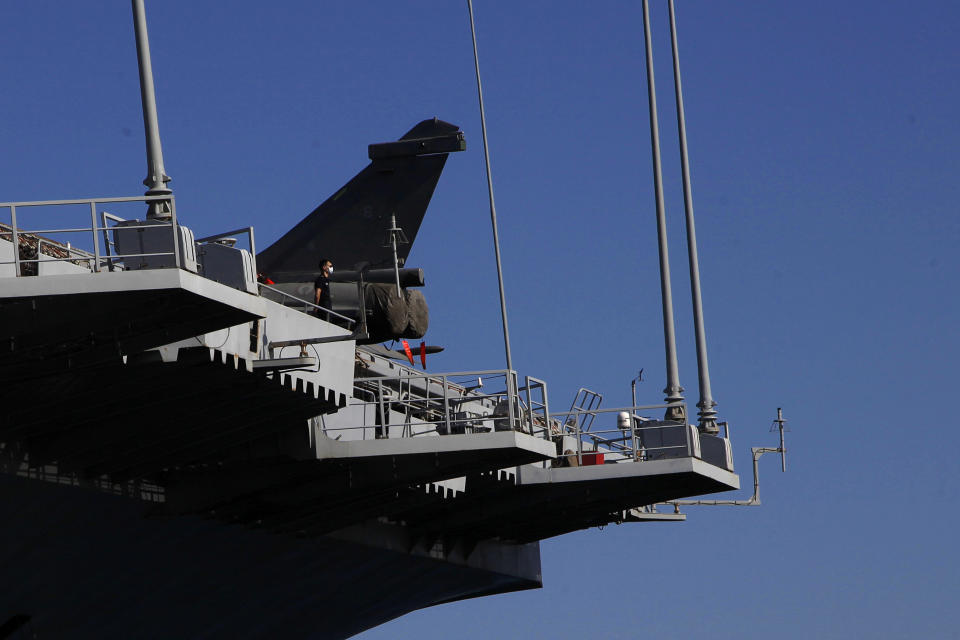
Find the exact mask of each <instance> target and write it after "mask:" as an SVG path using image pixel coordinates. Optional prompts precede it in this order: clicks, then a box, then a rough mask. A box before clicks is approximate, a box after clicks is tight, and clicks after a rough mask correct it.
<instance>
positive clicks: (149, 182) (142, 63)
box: [131, 0, 173, 220]
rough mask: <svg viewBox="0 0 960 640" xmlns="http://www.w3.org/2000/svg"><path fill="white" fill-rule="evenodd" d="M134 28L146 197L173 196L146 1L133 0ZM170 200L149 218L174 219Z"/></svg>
mask: <svg viewBox="0 0 960 640" xmlns="http://www.w3.org/2000/svg"><path fill="white" fill-rule="evenodd" d="M131 2H132V4H133V26H134V30H135V33H136V37H137V63H138V66H139V68H140V101H141V103H142V104H143V131H144V135H145V137H146V140H147V177H146V179H144V181H143V184H144V185H146V187H147V192H146V194H145V195H148V196H163V195H170V194H171V193H173V192H172V191H171V190H170V189H169V188H167V183H168V182H170V176H168V175H167V174H166V172H165V171H164V168H163V150H162V149H161V147H160V126H159V125H158V124H157V99H156V95H155V93H154V88H153V66H152V65H151V64H150V42H149V40H148V39H147V16H146V13H145V12H144V9H143V0H131ZM171 215H172V214H171V211H170V201H169V200H156V201H154V202H151V203H150V205H149V208H148V209H147V217H148V218H152V219H156V220H169V219H170V218H171Z"/></svg>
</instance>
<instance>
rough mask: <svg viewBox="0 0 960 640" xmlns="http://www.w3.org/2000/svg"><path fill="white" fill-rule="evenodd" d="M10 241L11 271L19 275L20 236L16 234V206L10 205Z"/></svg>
mask: <svg viewBox="0 0 960 640" xmlns="http://www.w3.org/2000/svg"><path fill="white" fill-rule="evenodd" d="M10 233H11V235H10V241H11V242H12V243H13V273H14V275H16V276H19V275H20V238H19V237H18V235H17V207H16V206H15V205H10Z"/></svg>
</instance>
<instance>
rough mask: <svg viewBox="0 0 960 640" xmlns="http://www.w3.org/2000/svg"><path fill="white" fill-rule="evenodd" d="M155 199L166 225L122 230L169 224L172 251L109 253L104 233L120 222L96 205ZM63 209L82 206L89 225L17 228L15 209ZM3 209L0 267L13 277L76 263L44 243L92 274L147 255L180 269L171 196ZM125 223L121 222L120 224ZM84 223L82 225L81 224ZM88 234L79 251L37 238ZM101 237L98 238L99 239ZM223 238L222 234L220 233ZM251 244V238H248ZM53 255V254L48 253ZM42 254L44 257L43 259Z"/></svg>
mask: <svg viewBox="0 0 960 640" xmlns="http://www.w3.org/2000/svg"><path fill="white" fill-rule="evenodd" d="M157 200H165V201H169V202H170V213H171V218H170V221H169V222H163V223H158V222H156V221H153V222H145V223H144V224H142V225H125V226H124V227H123V228H124V229H143V228H156V227H157V226H165V225H169V227H170V234H171V240H172V245H173V249H172V251H159V252H150V253H132V254H127V255H118V254H115V253H113V252H112V251H111V246H113V243H112V242H110V239H109V236H108V232H109V231H112V230H114V229H116V228H117V227H115V226H110V224H109V223H110V222H111V221H113V222H117V221H124V220H123V219H122V218H119V217H117V216H114V215H112V214H109V213H107V212H105V211H99V206H98V205H103V204H108V203H129V202H144V203H149V202H154V201H157ZM54 206H56V207H67V206H85V207H86V208H87V211H88V213H84V214H81V215H83V216H84V218H86V216H89V224H90V226H73V227H66V228H51V229H44V228H40V229H23V228H21V227H20V225H19V223H18V219H17V212H18V209H26V208H30V207H54ZM2 209H7V210H8V212H9V224H3V225H0V240H6V241H9V242H10V243H11V244H12V245H13V251H12V253H13V260H0V265H8V264H12V265H13V266H14V275H15V276H24V275H35V273H26V272H27V271H34V272H36V273H39V267H33V268H31V269H24V265H31V264H36V265H39V263H40V262H42V261H43V262H45V261H66V262H74V263H75V262H76V261H77V258H76V257H71V256H67V257H60V256H57V255H50V253H46V254H43V245H44V244H46V245H48V247H49V246H57V247H58V248H60V249H69V250H71V251H73V252H82V253H83V254H84V255H83V257H82V259H83V260H85V261H86V262H87V263H88V264H90V270H91V271H92V272H94V273H98V272H100V271H103V270H104V267H105V266H106V268H107V270H109V271H112V270H113V269H114V267H115V265H116V263H117V262H122V261H123V259H124V258H143V257H148V256H172V257H173V262H174V265H176V266H177V267H182V266H183V262H182V260H181V255H180V242H179V238H178V237H177V235H178V228H179V227H178V225H177V207H176V202H175V200H174V197H173V195H172V194H171V195H163V196H130V197H121V198H83V199H78V200H35V201H27V202H0V210H2ZM124 222H125V221H124ZM85 224H86V223H84V225H85ZM74 233H77V234H89V238H90V245H89V248H83V249H79V248H76V247H72V246H71V243H62V242H58V241H56V240H53V239H51V238H46V237H41V236H40V234H74ZM100 234H102V238H101V236H100ZM224 235H226V234H224ZM251 243H252V235H251ZM33 247H35V248H36V257H21V255H20V254H21V248H25V249H28V250H29V249H31V248H33ZM51 253H54V252H51ZM42 255H46V256H47V257H46V258H44V257H42Z"/></svg>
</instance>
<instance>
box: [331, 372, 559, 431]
mask: <svg viewBox="0 0 960 640" xmlns="http://www.w3.org/2000/svg"><path fill="white" fill-rule="evenodd" d="M491 382H492V383H494V384H496V386H497V387H498V388H497V390H496V391H490V392H488V391H485V388H486V387H489V386H491ZM525 382H526V383H525V385H524V386H523V387H520V386H519V383H518V376H517V373H516V372H515V371H508V370H487V371H461V372H454V373H439V374H438V373H429V374H428V373H423V374H421V373H416V372H414V371H413V370H408V369H400V370H399V373H398V374H397V375H391V376H371V377H358V378H357V379H356V380H355V382H354V400H353V401H351V403H350V406H349V407H348V409H347V410H345V411H341V412H340V413H338V414H335V415H333V416H325V417H324V419H323V431H324V433H325V434H326V435H327V436H329V437H334V438H344V439H346V440H366V439H374V438H376V439H382V438H410V437H423V436H446V435H466V434H476V433H493V432H498V431H519V432H522V433H527V434H530V435H534V436H537V437H541V438H545V439H549V438H550V429H549V417H548V416H549V407H548V405H547V392H546V385H545V383H543V382H542V381H540V380H536V379H535V378H529V377H528V378H526V381H525ZM501 385H502V388H501Z"/></svg>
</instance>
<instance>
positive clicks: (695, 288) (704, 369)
mask: <svg viewBox="0 0 960 640" xmlns="http://www.w3.org/2000/svg"><path fill="white" fill-rule="evenodd" d="M669 7H670V42H671V44H672V45H673V87H674V92H675V94H676V102H677V130H678V132H679V135H680V170H681V173H682V175H683V204H684V211H685V213H686V222H687V258H688V260H689V265H690V293H691V295H692V297H693V325H694V332H695V335H696V343H697V380H698V382H699V387H700V401H699V402H698V403H697V407H698V408H699V409H700V411H699V416H700V420H699V422H700V431H702V432H703V433H708V434H716V433H720V428H719V427H718V426H717V412H716V411H715V410H714V407H715V406H717V403H716V402H714V401H713V394H712V393H711V391H710V370H709V367H708V365H707V335H706V330H705V329H704V326H703V301H702V299H701V296H700V264H699V260H698V259H697V231H696V227H695V226H694V224H693V192H692V190H691V188H690V161H689V160H688V159H687V124H686V119H685V118H684V115H683V90H682V89H681V86H680V54H679V53H678V52H677V21H676V16H675V13H674V9H673V0H670V1H669Z"/></svg>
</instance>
